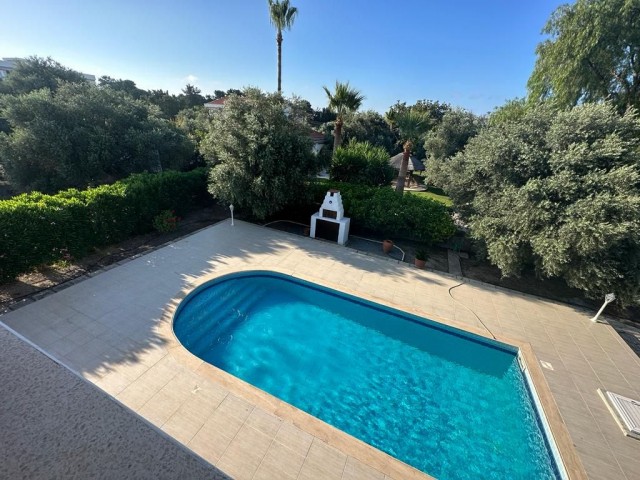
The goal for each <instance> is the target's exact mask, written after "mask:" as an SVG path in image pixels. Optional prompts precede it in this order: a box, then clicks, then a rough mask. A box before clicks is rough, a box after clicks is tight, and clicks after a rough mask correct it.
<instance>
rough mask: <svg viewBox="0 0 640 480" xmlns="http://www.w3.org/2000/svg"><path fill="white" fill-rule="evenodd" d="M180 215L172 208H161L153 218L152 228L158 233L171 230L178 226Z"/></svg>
mask: <svg viewBox="0 0 640 480" xmlns="http://www.w3.org/2000/svg"><path fill="white" fill-rule="evenodd" d="M179 221H180V217H178V216H176V212H174V211H173V210H163V211H161V212H160V213H159V214H158V215H156V216H155V217H154V219H153V228H155V229H156V230H157V231H158V232H160V233H167V232H173V231H174V230H176V229H177V228H178V222H179Z"/></svg>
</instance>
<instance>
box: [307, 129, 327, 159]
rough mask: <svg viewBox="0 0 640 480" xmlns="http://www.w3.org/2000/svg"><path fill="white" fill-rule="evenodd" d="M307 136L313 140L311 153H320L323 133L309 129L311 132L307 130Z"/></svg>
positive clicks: (322, 144) (323, 141)
mask: <svg viewBox="0 0 640 480" xmlns="http://www.w3.org/2000/svg"><path fill="white" fill-rule="evenodd" d="M309 137H310V138H311V140H312V141H313V147H312V149H313V153H315V154H316V155H317V154H318V153H320V150H322V147H323V146H324V143H325V140H324V135H323V134H322V133H319V132H316V131H315V130H311V132H309Z"/></svg>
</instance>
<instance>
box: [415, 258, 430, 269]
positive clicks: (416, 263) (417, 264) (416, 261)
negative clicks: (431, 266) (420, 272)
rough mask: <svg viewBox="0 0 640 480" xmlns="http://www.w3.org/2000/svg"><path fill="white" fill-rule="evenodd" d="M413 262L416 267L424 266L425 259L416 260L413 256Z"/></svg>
mask: <svg viewBox="0 0 640 480" xmlns="http://www.w3.org/2000/svg"><path fill="white" fill-rule="evenodd" d="M413 263H415V265H416V267H418V268H424V266H425V265H426V264H427V261H426V260H418V259H417V258H415V259H414V260H413Z"/></svg>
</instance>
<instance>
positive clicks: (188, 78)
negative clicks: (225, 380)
mask: <svg viewBox="0 0 640 480" xmlns="http://www.w3.org/2000/svg"><path fill="white" fill-rule="evenodd" d="M184 81H185V82H187V83H190V84H192V85H195V84H196V83H198V77H196V76H195V75H191V74H189V75H187V76H186V77H184Z"/></svg>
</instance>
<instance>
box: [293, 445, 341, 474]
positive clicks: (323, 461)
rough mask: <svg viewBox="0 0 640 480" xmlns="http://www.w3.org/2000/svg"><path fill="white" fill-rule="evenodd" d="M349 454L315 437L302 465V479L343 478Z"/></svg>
mask: <svg viewBox="0 0 640 480" xmlns="http://www.w3.org/2000/svg"><path fill="white" fill-rule="evenodd" d="M346 463H347V456H346V455H345V454H343V453H342V452H339V451H338V450H336V449H335V448H333V447H330V446H329V445H327V444H326V443H324V442H321V441H320V440H318V439H315V440H314V441H313V443H312V444H311V448H310V449H309V453H308V454H307V458H306V459H305V461H304V464H303V465H302V469H301V470H300V475H299V476H298V478H299V479H300V480H305V479H310V480H311V479H317V478H323V479H327V480H329V479H334V478H335V479H341V478H342V474H343V472H344V467H345V465H346Z"/></svg>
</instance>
